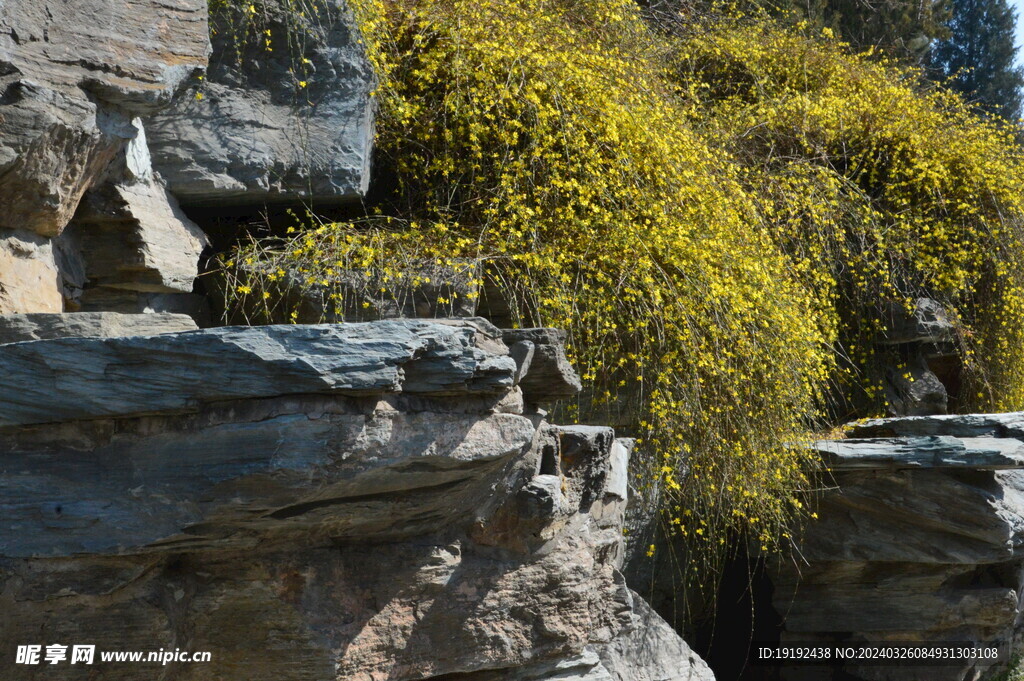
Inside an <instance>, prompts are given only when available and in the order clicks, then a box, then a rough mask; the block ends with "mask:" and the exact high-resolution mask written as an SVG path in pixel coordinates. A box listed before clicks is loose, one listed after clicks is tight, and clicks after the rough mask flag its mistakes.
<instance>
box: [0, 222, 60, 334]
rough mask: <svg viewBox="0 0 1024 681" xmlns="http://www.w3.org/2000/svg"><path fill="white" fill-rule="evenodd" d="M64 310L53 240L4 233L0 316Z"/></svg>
mask: <svg viewBox="0 0 1024 681" xmlns="http://www.w3.org/2000/svg"><path fill="white" fill-rule="evenodd" d="M63 309H64V298H63V296H62V294H61V279H60V274H58V272H57V265H56V263H55V261H54V253H53V245H52V244H51V243H50V240H49V239H46V238H44V237H41V236H39V235H38V234H32V233H28V232H11V231H6V230H0V314H9V313H11V312H21V311H23V310H33V311H36V312H60V311H61V310H63Z"/></svg>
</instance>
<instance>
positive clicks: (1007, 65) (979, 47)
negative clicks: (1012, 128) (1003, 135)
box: [932, 0, 1024, 119]
mask: <svg viewBox="0 0 1024 681" xmlns="http://www.w3.org/2000/svg"><path fill="white" fill-rule="evenodd" d="M1016 24H1017V13H1016V12H1015V11H1014V9H1013V8H1012V7H1011V6H1010V5H1009V4H1008V3H1007V2H1006V0H954V1H953V17H952V20H951V21H950V24H949V26H950V29H951V33H950V37H949V38H948V39H947V40H944V41H942V42H941V43H939V44H938V46H937V47H936V49H935V53H934V55H933V59H932V60H933V66H934V67H935V68H937V69H938V70H939V71H940V72H941V73H943V74H944V75H945V76H946V77H948V78H949V79H950V81H949V83H950V85H951V86H952V87H953V88H955V89H956V90H957V91H959V92H962V93H963V94H964V96H965V97H966V98H967V99H970V100H973V101H977V102H979V103H980V104H981V106H982V107H983V108H984V109H985V110H986V111H988V112H990V113H993V114H997V115H1000V116H1003V117H1004V118H1007V119H1016V118H1017V117H1018V116H1020V115H1021V104H1022V97H1024V93H1022V88H1024V67H1021V66H1018V65H1017V63H1016V60H1017V48H1016V46H1015V41H1016V33H1015V28H1016Z"/></svg>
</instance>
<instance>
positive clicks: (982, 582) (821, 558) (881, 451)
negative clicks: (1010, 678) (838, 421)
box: [769, 414, 1024, 681]
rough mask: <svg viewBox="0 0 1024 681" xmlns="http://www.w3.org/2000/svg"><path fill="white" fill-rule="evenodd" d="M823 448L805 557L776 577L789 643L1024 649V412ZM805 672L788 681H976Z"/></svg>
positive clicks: (861, 431)
mask: <svg viewBox="0 0 1024 681" xmlns="http://www.w3.org/2000/svg"><path fill="white" fill-rule="evenodd" d="M848 434H849V436H850V437H849V439H845V440H837V441H823V442H819V443H818V444H817V445H816V448H817V449H818V450H819V451H820V452H821V454H822V457H823V459H824V462H825V465H826V467H827V474H826V479H825V482H826V483H830V482H834V484H835V487H833V488H832V489H829V490H828V491H826V492H824V493H823V494H822V496H821V500H820V504H819V507H818V511H817V512H818V514H819V516H820V520H819V521H817V522H814V523H811V524H810V525H808V527H807V528H806V532H805V534H804V536H803V538H802V540H801V541H800V542H799V552H798V553H797V554H796V555H797V556H798V558H796V559H794V561H782V562H781V564H780V565H779V566H778V567H777V569H776V570H769V575H770V576H771V577H772V579H773V581H774V582H775V593H774V601H775V607H776V609H777V610H778V611H779V613H780V614H783V616H784V618H785V625H784V627H785V631H784V634H783V641H787V640H788V641H799V642H815V641H831V642H844V643H849V644H851V645H856V643H885V642H924V643H928V642H931V643H962V644H968V645H974V644H977V645H979V646H995V647H997V648H999V649H1000V653H1001V656H1000V660H1001V662H1002V663H1003V664H1005V662H1006V661H1007V660H1008V659H1009V658H1010V657H1011V653H1012V651H1015V650H1018V649H1019V646H1020V644H1021V638H1020V637H1021V635H1020V624H1019V623H1020V620H1021V617H1022V613H1024V607H1022V598H1021V597H1022V594H1024V551H1022V547H1024V414H991V415H988V414H975V415H967V416H921V417H906V418H893V419H878V420H872V421H866V422H860V423H855V424H852V426H851V427H850V429H849V433H848ZM843 671H844V672H845V673H846V674H848V675H849V676H833V674H835V673H836V671H835V670H832V669H828V668H821V667H817V668H815V667H796V668H792V669H789V670H787V676H786V678H788V679H800V680H817V679H840V678H842V679H865V680H870V681H883V680H886V681H889V680H891V681H896V680H899V681H944V680H947V679H948V680H950V681H953V680H955V681H962V680H964V679H968V680H976V679H980V678H982V677H983V675H984V674H987V673H990V672H992V671H993V670H992V669H991V668H990V667H988V666H987V665H985V664H976V663H974V662H972V661H969V660H968V661H963V662H962V663H960V664H956V663H952V664H946V665H945V666H918V667H913V666H896V667H882V666H859V667H858V666H856V665H852V664H851V665H847V667H846V668H844V670H843Z"/></svg>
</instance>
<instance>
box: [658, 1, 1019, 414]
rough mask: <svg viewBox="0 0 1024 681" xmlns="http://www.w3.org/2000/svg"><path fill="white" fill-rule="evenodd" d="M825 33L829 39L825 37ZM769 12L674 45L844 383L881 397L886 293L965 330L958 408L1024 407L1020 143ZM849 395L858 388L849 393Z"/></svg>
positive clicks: (704, 117)
mask: <svg viewBox="0 0 1024 681" xmlns="http://www.w3.org/2000/svg"><path fill="white" fill-rule="evenodd" d="M828 37H830V36H829V35H827V34H826V36H824V38H826V39H827V38H828ZM842 47H843V46H842V45H837V44H834V43H832V44H829V43H827V42H825V41H824V40H823V39H822V38H820V37H810V36H807V35H803V34H802V33H801V31H799V30H790V31H784V30H780V29H779V28H778V27H776V26H774V25H772V24H771V23H768V22H760V23H759V22H738V21H737V22H731V23H729V24H725V25H719V26H717V27H714V28H713V29H712V30H710V31H701V32H699V33H697V32H694V33H692V34H691V35H690V36H688V37H687V38H685V39H684V40H682V41H681V43H680V44H679V47H678V52H677V53H676V55H675V59H676V63H677V67H678V69H679V73H680V74H681V75H680V76H679V82H680V83H682V84H685V87H686V88H687V92H688V93H689V98H690V100H691V102H693V119H692V120H694V121H695V122H699V124H700V125H702V126H705V130H706V133H707V134H708V136H709V137H712V138H715V139H719V140H723V141H724V142H725V144H726V147H727V148H728V149H729V151H730V152H731V154H732V157H733V158H734V159H735V160H736V162H737V163H738V164H739V165H741V166H742V167H743V172H744V177H745V178H746V179H745V185H746V188H747V190H748V192H749V193H750V194H751V195H752V196H754V197H756V198H757V201H758V204H759V206H758V210H759V212H760V214H761V215H762V216H763V217H764V220H765V222H766V224H768V225H770V226H771V229H772V230H773V232H774V233H775V236H776V242H777V243H779V244H780V245H781V246H782V248H783V249H784V250H785V251H786V252H787V253H788V254H790V255H791V256H792V257H793V258H794V261H795V264H796V267H797V271H798V272H800V278H801V279H802V280H803V282H804V284H805V286H807V287H808V288H809V289H810V290H812V291H813V292H814V297H815V299H816V300H818V301H820V302H821V303H822V304H823V305H824V309H823V310H822V311H821V313H822V314H826V315H830V316H832V317H834V318H835V320H836V323H837V324H839V325H840V327H841V328H840V334H839V336H838V340H839V341H840V343H839V344H838V345H837V350H838V351H839V353H840V368H841V371H840V372H839V375H838V377H837V378H838V379H839V380H840V381H841V384H842V386H843V389H842V391H841V392H842V393H843V395H844V396H845V397H846V398H847V399H849V398H850V397H851V393H859V394H860V396H861V397H863V398H864V399H861V400H859V401H860V402H861V403H865V402H871V401H873V402H874V403H875V405H876V406H881V405H880V404H879V402H880V401H881V394H880V392H881V387H880V385H879V384H878V383H877V380H878V379H877V371H876V372H875V374H876V375H872V369H873V368H877V366H878V365H879V364H880V363H881V362H880V358H879V357H877V355H876V352H877V348H876V346H875V345H874V344H873V341H875V340H877V339H878V338H879V337H880V336H881V335H883V334H884V333H885V330H886V329H885V325H886V322H887V314H886V312H887V309H888V307H889V303H891V302H895V303H900V302H902V303H904V305H905V306H906V307H907V308H908V309H909V310H912V309H913V299H914V298H915V297H917V296H922V295H923V296H928V297H932V298H936V299H938V300H939V301H941V302H942V303H943V304H944V306H945V307H946V309H947V311H948V312H949V313H950V315H951V317H952V318H953V319H955V320H957V321H958V322H959V325H960V328H961V341H960V343H961V348H960V351H961V357H962V360H963V362H964V365H965V372H966V375H965V377H966V378H967V379H968V383H967V385H968V387H967V388H966V389H965V390H964V395H962V396H961V397H962V398H963V399H962V405H961V406H963V407H967V408H972V407H973V408H975V409H996V410H1000V409H1013V408H1020V407H1021V405H1022V404H1024V338H1022V336H1021V334H1022V328H1024V326H1022V324H1021V321H1020V320H1021V312H1022V310H1024V267H1022V264H1024V263H1022V259H1024V250H1022V247H1021V215H1022V213H1024V197H1022V194H1021V191H1020V187H1021V182H1022V180H1024V165H1022V156H1021V148H1020V146H1019V145H1018V143H1017V142H1016V141H1015V139H1014V131H1013V130H1012V129H1010V128H1009V127H1008V126H1007V125H1006V124H1005V123H1002V122H1000V121H998V120H995V119H985V118H982V117H980V116H978V115H976V114H975V113H973V112H972V111H971V110H970V108H969V107H968V106H967V105H965V104H964V102H963V101H962V100H961V99H960V98H959V97H957V96H956V95H954V94H953V93H951V92H948V91H946V90H942V89H938V88H935V87H931V88H929V89H923V87H922V86H921V85H920V82H921V81H920V79H919V78H918V74H917V72H915V71H914V70H912V69H907V68H903V67H897V66H894V65H892V64H886V63H881V64H880V63H878V62H877V61H874V60H871V59H868V58H867V55H863V56H849V55H847V54H845V53H843V51H842ZM852 397H857V395H853V396H852Z"/></svg>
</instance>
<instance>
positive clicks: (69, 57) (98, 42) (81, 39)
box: [0, 0, 209, 236]
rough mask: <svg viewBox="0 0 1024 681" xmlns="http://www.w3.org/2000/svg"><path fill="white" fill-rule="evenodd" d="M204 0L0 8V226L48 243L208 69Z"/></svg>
mask: <svg viewBox="0 0 1024 681" xmlns="http://www.w3.org/2000/svg"><path fill="white" fill-rule="evenodd" d="M208 47H209V40H208V37H207V10H206V2H205V0H172V1H170V2H167V1H164V0H159V1H158V0H102V1H91V2H90V1H86V2H74V3H40V2H37V1H36V0H9V1H8V2H5V3H4V4H3V6H2V7H0V92H2V96H0V203H2V204H3V206H4V210H3V212H2V214H0V228H6V229H19V230H24V231H27V232H34V233H37V234H40V235H43V236H56V235H57V234H59V233H60V231H61V230H62V229H63V228H64V226H65V225H66V224H67V222H68V220H70V219H71V216H72V214H73V213H74V211H75V208H76V207H77V205H78V201H79V199H80V198H81V196H82V194H83V193H84V192H85V190H86V189H88V188H89V187H90V186H91V185H93V184H94V183H95V182H96V181H97V180H98V179H99V178H100V177H101V175H102V174H103V172H104V171H105V169H106V166H107V164H108V163H109V162H110V161H111V160H112V159H113V158H114V157H115V156H116V154H117V153H118V151H120V150H121V149H122V148H123V146H124V144H125V143H126V142H127V140H128V139H130V138H131V137H132V136H133V132H132V127H131V125H130V121H131V119H132V117H133V116H137V115H145V114H149V113H152V112H154V111H156V110H158V109H159V108H161V107H163V106H166V105H167V104H168V103H170V100H171V98H172V97H173V96H174V95H175V93H176V92H177V91H178V89H179V88H180V87H181V85H182V84H183V83H184V82H185V81H186V80H188V78H189V77H190V76H192V75H193V74H194V73H196V72H197V71H199V70H200V69H202V68H203V67H204V66H205V65H206V55H207V50H208Z"/></svg>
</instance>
